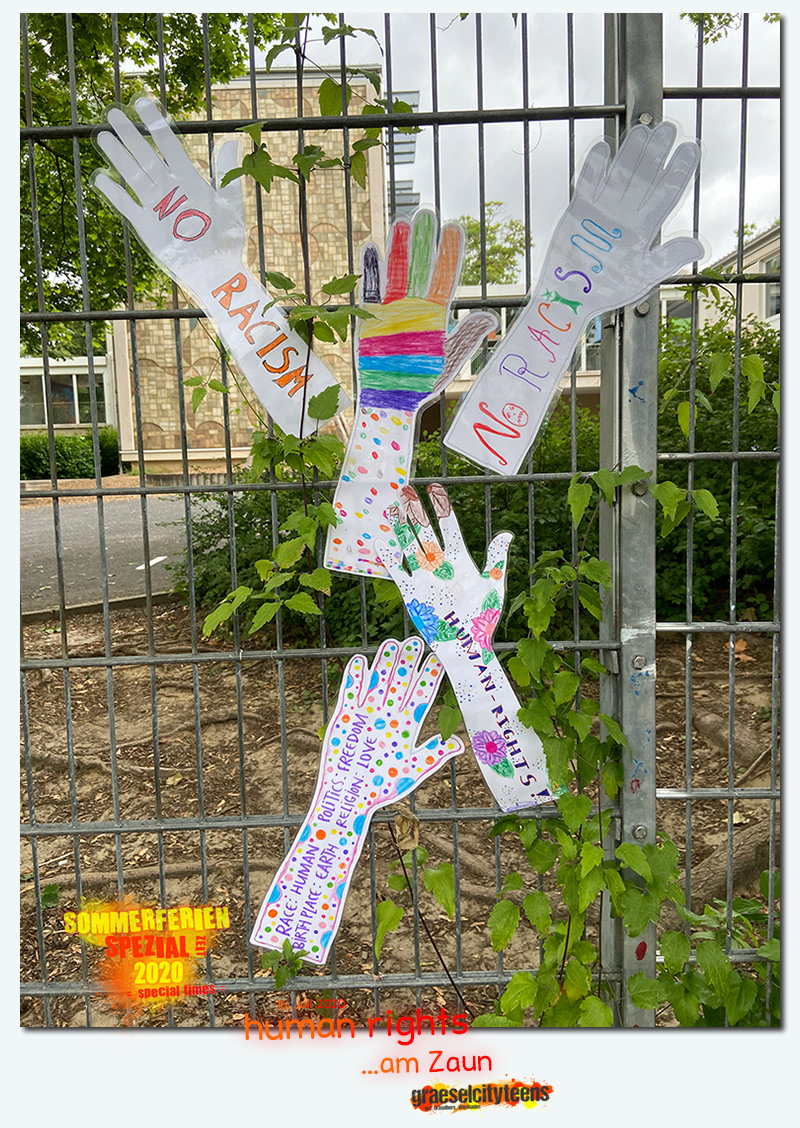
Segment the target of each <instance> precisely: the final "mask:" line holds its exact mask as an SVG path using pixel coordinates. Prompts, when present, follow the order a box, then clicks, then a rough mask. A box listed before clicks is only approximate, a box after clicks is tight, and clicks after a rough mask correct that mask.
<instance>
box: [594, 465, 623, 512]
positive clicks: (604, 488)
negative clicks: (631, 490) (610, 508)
mask: <svg viewBox="0 0 800 1128" xmlns="http://www.w3.org/2000/svg"><path fill="white" fill-rule="evenodd" d="M592 478H593V479H594V484H595V485H596V486H597V488H598V489H599V491H600V493H601V494H602V495H603V498H604V499H605V501H606V502H607V504H608V505H613V503H614V491H615V490H616V488H617V475H616V474H614V473H612V471H611V470H603V469H601V470H597V471H596V472H595V473H594V474H592Z"/></svg>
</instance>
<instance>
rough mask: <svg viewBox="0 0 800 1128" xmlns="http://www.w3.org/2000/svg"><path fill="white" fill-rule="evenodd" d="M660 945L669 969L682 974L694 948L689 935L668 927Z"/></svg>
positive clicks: (673, 972)
mask: <svg viewBox="0 0 800 1128" xmlns="http://www.w3.org/2000/svg"><path fill="white" fill-rule="evenodd" d="M659 947H660V949H661V955H662V956H663V957H664V964H665V966H666V968H667V971H671V972H672V974H673V975H678V974H680V972H681V971H683V965H684V964H685V963H687V962H688V960H689V953H690V952H691V950H692V946H691V944H690V943H689V937H688V936H684V934H683V933H682V932H675V931H674V930H673V929H668V930H667V931H666V932H664V933H662V936H661V940H660V942H659Z"/></svg>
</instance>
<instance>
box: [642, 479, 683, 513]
mask: <svg viewBox="0 0 800 1128" xmlns="http://www.w3.org/2000/svg"><path fill="white" fill-rule="evenodd" d="M650 493H651V494H652V496H653V497H654V498H655V499H656V501H657V502H658V503H659V505H660V506H661V507H662V509H663V510H664V513H665V515H666V516H667V517H674V516H675V513H676V510H677V508H678V505H679V504H680V502H682V501H685V500H686V490H684V489H681V487H680V486H676V485H675V483H674V482H657V483H654V484H653V485H651V486H650Z"/></svg>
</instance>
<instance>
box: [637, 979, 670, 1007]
mask: <svg viewBox="0 0 800 1128" xmlns="http://www.w3.org/2000/svg"><path fill="white" fill-rule="evenodd" d="M628 994H629V995H630V997H631V1002H632V1003H633V1005H634V1006H635V1007H639V1009H640V1010H652V1009H653V1007H657V1006H658V1004H659V1003H663V1002H664V1001H665V1000H666V997H667V996H666V991H665V989H664V985H663V984H662V983H660V982H659V981H658V980H657V979H648V977H647V976H646V975H645V973H644V972H643V971H637V972H636V974H635V975H632V976H630V978H629V979H628Z"/></svg>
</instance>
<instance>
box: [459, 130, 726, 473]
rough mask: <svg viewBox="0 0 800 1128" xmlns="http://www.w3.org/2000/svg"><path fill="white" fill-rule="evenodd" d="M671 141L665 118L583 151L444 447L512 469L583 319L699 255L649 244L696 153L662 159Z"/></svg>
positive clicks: (692, 248)
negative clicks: (520, 299)
mask: <svg viewBox="0 0 800 1128" xmlns="http://www.w3.org/2000/svg"><path fill="white" fill-rule="evenodd" d="M675 137H676V129H675V127H674V126H673V125H671V124H670V123H668V122H662V123H661V124H660V125H657V126H656V127H655V128H654V129H650V128H648V126H645V125H636V126H634V127H633V128H632V129H631V130H630V131H629V133H628V134H627V136H626V138H625V140H624V141H623V143H622V145H621V146H620V149H619V152H618V153H617V155H616V157H615V158H614V159H613V161H609V152H610V151H609V147H608V145H607V144H606V143H605V142H600V143H599V144H597V145H595V146H594V147H593V148H592V150H591V151H590V153H589V155H588V156H587V158H586V160H585V162H584V165H583V167H582V169H581V172H580V175H579V177H578V180H577V182H576V185H575V192H574V195H573V198H572V200H571V201H570V203H569V206H568V207H567V209H566V211H565V212H564V215H563V216H562V218H561V220H560V221H559V223H558V226H557V227H556V230H555V233H554V235H553V238H552V241H551V243H550V247H549V249H548V252H547V255H546V258H545V264H544V268H543V270H542V274H541V277H540V278H539V280H538V282H537V283H536V285H535V286H534V288H533V290H532V293H531V298H530V300H529V302H528V304H527V306H526V307H525V309H524V310H523V311H522V312H521V313H520V314H519V315H518V316H517V317H516V318H515V319H514V324H513V325H512V327H511V329H510V331H509V332H508V333H507V334H506V335H505V337H504V338H503V339H502V340H501V341H498V343H497V345H496V346H495V349H494V351H493V352H492V356H491V359H490V361H489V363H488V364H487V366H486V368H484V370H483V371H482V372H481V373H480V374H479V375H478V377H477V378H476V379H475V381H474V382H473V384H472V387H471V388H470V390H469V392H468V393H467V396H466V397H465V399H464V400H463V402H462V403H461V405H460V406H459V409H458V412H457V414H456V417H455V421H454V422H453V424H452V426H451V427H450V430H449V431H448V432H447V435H446V436H445V440H444V442H445V446H447V447H449V448H450V449H451V450H455V451H458V452H459V453H460V454H463V455H466V457H467V458H471V459H472V460H473V461H474V462H477V463H478V464H479V465H480V466H484V467H485V468H486V469H488V470H496V471H499V472H500V473H504V474H513V473H515V472H516V471H517V470H518V469H519V467H520V466H521V465H522V462H523V460H524V458H525V455H526V454H527V452H528V449H529V448H530V445H531V443H532V442H533V440H534V438H535V436H536V433H537V431H538V430H539V428H540V427H541V426H542V425H543V423H544V421H545V419H546V418H547V414H548V410H549V406H550V403H551V401H552V399H553V397H554V396H555V395H557V394H558V388H559V383H560V380H561V377H562V375H563V373H564V372H565V371H566V369H567V367H568V366H569V363H570V361H571V359H572V356H573V354H574V352H575V349H576V347H577V345H578V343H579V342H580V338H581V335H582V333H583V331H584V329H585V328H586V326H587V324H589V322H590V321H591V320H592V319H593V318H595V317H597V315H598V314H600V313H602V312H604V311H605V310H611V309H617V308H618V307H619V306H624V305H628V304H630V303H633V302H637V301H639V300H640V299H641V298H643V297H644V296H645V295H647V294H649V293H650V291H651V290H652V288H653V287H654V286H655V285H657V284H658V283H659V282H661V281H662V280H663V279H665V278H668V277H669V276H670V275H673V274H676V273H677V272H678V271H679V270H680V269H681V267H683V266H685V265H686V264H687V263H690V262H693V261H695V260H699V259H701V258H703V256H704V254H705V252H704V250H703V246H702V244H701V243H700V242H699V241H698V240H697V239H691V238H676V239H671V240H670V241H669V242H668V243H665V244H664V245H663V246H660V247H654V246H653V244H654V242H655V240H656V239H657V238H658V234H659V231H660V229H661V226H662V224H663V223H664V221H665V219H666V218H667V216H668V215H669V214H670V212H672V211H673V210H674V209H675V208H676V207H677V205H678V204H679V203H680V200H681V197H682V195H683V193H684V192H685V190H686V188H687V186H688V184H689V182H690V180H691V178H692V176H693V175H694V172H695V169H696V168H697V164H698V161H699V159H700V146H699V145H698V144H697V143H696V142H694V141H687V142H684V143H683V144H681V145H679V146H678V147H677V148H676V150H675V152H674V154H673V155H672V157H670V158H669V159H667V158H668V155H669V152H670V150H671V148H672V146H673V143H674V141H675Z"/></svg>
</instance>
